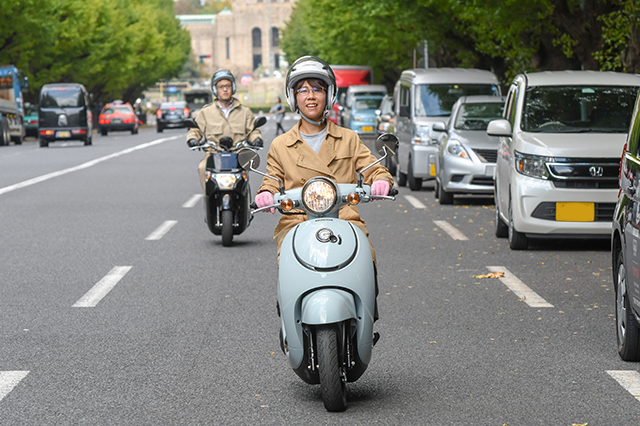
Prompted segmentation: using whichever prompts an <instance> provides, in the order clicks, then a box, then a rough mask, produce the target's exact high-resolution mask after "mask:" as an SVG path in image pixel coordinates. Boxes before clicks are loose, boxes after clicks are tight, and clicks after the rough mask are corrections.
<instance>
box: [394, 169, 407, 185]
mask: <svg viewBox="0 0 640 426" xmlns="http://www.w3.org/2000/svg"><path fill="white" fill-rule="evenodd" d="M396 170H397V173H396V180H397V181H398V186H407V175H406V174H404V173H402V171H400V166H398V167H396Z"/></svg>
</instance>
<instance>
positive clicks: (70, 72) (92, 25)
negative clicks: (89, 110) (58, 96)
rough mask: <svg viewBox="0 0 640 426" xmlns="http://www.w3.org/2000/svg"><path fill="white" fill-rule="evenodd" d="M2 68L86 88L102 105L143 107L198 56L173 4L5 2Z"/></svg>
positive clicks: (37, 83)
mask: <svg viewBox="0 0 640 426" xmlns="http://www.w3.org/2000/svg"><path fill="white" fill-rule="evenodd" d="M0 22H4V23H7V24H4V25H1V26H0V63H2V64H14V65H16V66H17V67H18V68H19V69H21V70H23V72H24V73H25V75H26V76H28V77H29V81H30V87H31V91H30V93H29V94H28V95H27V97H28V98H30V99H31V100H32V101H35V98H36V97H37V94H38V92H39V89H40V87H41V86H42V85H43V84H46V83H54V82H78V83H82V84H84V85H85V86H86V87H87V89H88V90H89V92H91V93H93V95H94V99H95V100H102V101H110V100H113V99H116V98H117V99H125V100H132V99H135V98H136V97H137V96H138V95H139V94H140V93H141V92H142V91H143V90H144V89H145V88H146V87H147V86H149V85H152V84H154V83H155V82H156V81H158V80H159V79H162V78H169V77H172V76H174V75H176V74H177V73H178V72H179V71H180V70H181V69H182V65H183V64H184V62H185V61H186V60H187V58H188V56H189V53H190V51H191V42H190V36H189V33H188V32H187V31H185V30H183V29H182V28H181V27H180V23H179V22H178V21H177V20H176V19H175V15H174V11H173V1H172V0H2V2H0Z"/></svg>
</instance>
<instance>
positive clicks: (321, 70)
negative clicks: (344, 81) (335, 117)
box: [285, 56, 336, 117]
mask: <svg viewBox="0 0 640 426" xmlns="http://www.w3.org/2000/svg"><path fill="white" fill-rule="evenodd" d="M309 78H315V79H318V80H321V81H323V82H324V83H325V84H326V85H327V105H326V106H325V107H324V115H325V117H326V115H327V114H328V113H329V111H331V109H332V108H333V104H335V103H336V76H335V75H334V74H333V70H332V69H331V67H330V66H329V65H328V64H327V63H326V62H325V61H323V60H322V59H320V58H316V57H315V56H303V57H301V58H299V59H297V60H296V61H295V62H294V63H293V65H291V67H290V68H289V71H287V79H286V82H285V93H286V95H287V103H288V104H289V108H291V111H297V105H296V94H295V92H294V89H295V87H296V84H298V82H299V81H301V80H306V79H309Z"/></svg>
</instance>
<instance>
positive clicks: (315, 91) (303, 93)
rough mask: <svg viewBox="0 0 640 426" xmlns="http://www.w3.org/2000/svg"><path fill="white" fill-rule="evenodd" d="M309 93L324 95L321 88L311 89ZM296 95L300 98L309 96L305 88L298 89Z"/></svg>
mask: <svg viewBox="0 0 640 426" xmlns="http://www.w3.org/2000/svg"><path fill="white" fill-rule="evenodd" d="M311 91H312V92H313V94H314V95H317V94H320V93H324V89H323V88H322V87H312V88H311ZM296 94H298V95H300V96H302V97H307V96H309V89H307V88H306V87H303V88H301V89H298V90H297V91H296Z"/></svg>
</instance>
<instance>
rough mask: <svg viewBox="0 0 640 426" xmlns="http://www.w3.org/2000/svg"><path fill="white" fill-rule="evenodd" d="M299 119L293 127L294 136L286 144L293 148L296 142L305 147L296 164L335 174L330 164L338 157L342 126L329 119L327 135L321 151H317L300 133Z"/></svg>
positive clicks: (325, 173)
mask: <svg viewBox="0 0 640 426" xmlns="http://www.w3.org/2000/svg"><path fill="white" fill-rule="evenodd" d="M301 121H302V120H300V121H298V124H296V125H295V126H294V127H293V129H292V130H293V134H292V137H291V138H289V139H287V141H286V145H287V147H289V148H291V147H294V145H296V144H301V146H303V147H304V148H303V149H302V151H301V152H300V155H299V156H298V159H297V161H296V164H297V165H298V166H300V167H304V168H307V169H312V170H316V171H318V172H320V173H323V174H324V175H326V176H331V177H334V176H333V171H331V169H330V168H329V164H330V163H331V162H332V161H333V160H334V159H335V158H336V157H337V154H336V150H335V144H336V143H337V142H338V141H339V140H340V139H342V133H341V132H340V128H339V127H338V126H336V125H335V124H333V122H332V121H329V120H327V136H325V140H324V141H323V142H322V145H321V146H320V151H319V152H318V153H317V154H316V152H315V151H314V150H313V149H312V148H311V147H310V146H309V145H308V144H307V143H306V142H305V141H304V139H302V136H301V135H300V123H301Z"/></svg>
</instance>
